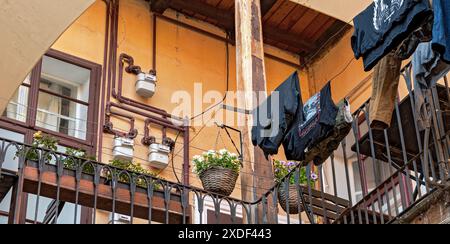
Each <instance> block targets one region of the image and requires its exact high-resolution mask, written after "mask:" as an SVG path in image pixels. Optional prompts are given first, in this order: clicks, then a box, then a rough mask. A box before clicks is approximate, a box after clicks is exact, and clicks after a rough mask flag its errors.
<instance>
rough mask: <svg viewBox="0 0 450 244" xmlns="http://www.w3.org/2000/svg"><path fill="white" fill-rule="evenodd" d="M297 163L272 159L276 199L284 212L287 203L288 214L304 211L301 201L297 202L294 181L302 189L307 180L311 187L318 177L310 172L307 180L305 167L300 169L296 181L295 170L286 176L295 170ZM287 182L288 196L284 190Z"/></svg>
mask: <svg viewBox="0 0 450 244" xmlns="http://www.w3.org/2000/svg"><path fill="white" fill-rule="evenodd" d="M297 165H298V163H297V162H286V161H279V160H274V173H275V183H276V184H277V185H278V201H279V203H280V206H281V208H282V209H283V210H284V211H285V212H287V203H289V214H298V213H300V212H303V211H304V209H303V207H302V204H301V202H299V199H300V197H299V194H298V187H297V185H296V182H298V184H299V186H300V187H302V189H304V188H307V186H308V182H309V184H310V186H311V188H313V187H314V185H315V182H316V181H317V180H318V178H319V177H318V176H317V174H316V173H314V172H311V173H310V176H309V180H308V174H307V171H306V168H305V167H302V168H301V169H300V172H299V176H298V181H296V173H295V172H294V173H292V174H291V175H290V176H289V177H287V176H288V175H289V174H290V173H291V172H293V171H295V169H296V167H297ZM287 182H289V187H288V191H289V196H288V192H287V191H286V183H287ZM299 203H300V204H299ZM299 206H300V208H299Z"/></svg>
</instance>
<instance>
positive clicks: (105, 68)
mask: <svg viewBox="0 0 450 244" xmlns="http://www.w3.org/2000/svg"><path fill="white" fill-rule="evenodd" d="M104 2H105V4H106V21H105V23H106V25H105V46H104V52H103V71H102V84H101V86H102V92H101V100H102V101H101V105H100V110H101V111H100V125H101V126H102V127H103V125H104V124H105V99H106V97H105V96H106V86H109V84H106V76H107V72H108V50H109V46H108V41H109V35H110V29H109V24H110V16H109V15H110V13H111V1H110V0H104ZM102 127H99V142H98V149H97V150H98V156H97V158H98V161H99V162H102V156H103V155H102V148H103V128H102Z"/></svg>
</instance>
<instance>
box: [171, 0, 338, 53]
mask: <svg viewBox="0 0 450 244" xmlns="http://www.w3.org/2000/svg"><path fill="white" fill-rule="evenodd" d="M264 1H266V0H264ZM268 1H270V0H268ZM199 2H201V3H202V4H208V5H210V6H213V7H215V8H217V9H220V10H223V11H228V12H229V14H230V15H232V14H234V0H199ZM268 6H271V8H270V9H268V10H266V11H267V12H266V14H265V15H264V16H262V21H263V25H264V26H265V27H268V28H269V29H272V30H273V29H277V30H279V31H281V34H282V35H281V36H280V35H278V36H271V35H269V34H267V35H265V36H264V39H265V42H266V43H267V44H270V45H274V46H276V47H278V48H281V49H284V50H287V51H290V52H294V53H298V54H303V55H308V54H311V53H313V52H314V51H316V48H317V47H316V46H321V45H322V44H323V43H325V42H327V40H328V39H327V37H328V38H329V37H330V36H333V35H334V34H335V32H336V31H340V30H341V29H342V27H344V26H346V24H345V23H343V22H341V21H339V20H336V19H334V18H332V17H329V16H327V15H325V14H322V13H319V12H317V11H315V10H312V9H309V8H307V7H305V6H303V5H299V4H296V3H294V2H292V1H289V0H277V1H276V2H275V3H273V2H271V3H269V4H268ZM177 10H178V11H180V12H182V13H184V14H186V15H188V16H191V17H194V18H197V19H200V20H202V21H205V22H208V23H211V24H213V25H217V26H219V27H221V23H222V25H223V21H221V20H220V19H217V18H216V19H214V18H211V16H210V17H209V18H208V17H206V16H203V15H200V14H198V13H192V12H190V11H188V10H186V9H177ZM222 27H223V26H222ZM271 33H273V31H271ZM279 34H280V33H279ZM284 34H290V36H291V37H293V39H296V41H299V40H300V41H301V42H306V43H311V44H314V45H312V46H314V48H311V49H307V50H305V47H304V46H303V47H299V46H296V45H292V44H294V43H295V42H290V41H288V40H286V36H284ZM318 42H319V43H318ZM322 42H323V43H322Z"/></svg>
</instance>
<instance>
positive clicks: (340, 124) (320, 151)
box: [305, 99, 353, 166]
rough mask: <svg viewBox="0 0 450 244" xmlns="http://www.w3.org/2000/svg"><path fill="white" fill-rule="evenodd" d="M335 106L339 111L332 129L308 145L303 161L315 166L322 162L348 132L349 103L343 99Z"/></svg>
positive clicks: (349, 128)
mask: <svg viewBox="0 0 450 244" xmlns="http://www.w3.org/2000/svg"><path fill="white" fill-rule="evenodd" d="M337 107H338V108H339V112H338V115H337V117H336V125H335V126H334V128H333V131H332V132H331V133H330V134H329V135H328V136H327V137H326V138H325V139H323V140H322V141H320V142H317V143H316V144H313V145H311V146H310V147H308V149H307V152H306V156H305V162H311V161H313V162H314V164H315V165H316V166H319V165H321V164H323V163H324V162H325V161H326V160H327V159H328V158H329V157H330V156H331V154H332V153H333V152H334V151H336V150H337V149H338V148H339V145H340V143H341V142H342V140H344V138H345V137H346V136H347V135H348V134H349V133H350V131H351V129H352V122H353V117H352V114H351V110H350V103H349V102H348V101H347V100H346V99H344V100H342V101H340V102H339V103H338V105H337Z"/></svg>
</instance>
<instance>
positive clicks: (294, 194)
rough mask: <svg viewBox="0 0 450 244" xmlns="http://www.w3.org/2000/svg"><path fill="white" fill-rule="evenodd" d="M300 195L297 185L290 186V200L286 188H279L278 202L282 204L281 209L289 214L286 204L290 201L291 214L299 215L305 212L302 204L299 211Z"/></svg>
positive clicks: (282, 186)
mask: <svg viewBox="0 0 450 244" xmlns="http://www.w3.org/2000/svg"><path fill="white" fill-rule="evenodd" d="M299 200H300V198H299V195H298V190H297V186H296V185H289V199H287V194H286V187H285V186H284V184H282V185H281V186H280V187H278V201H279V203H280V206H281V208H282V209H283V210H284V211H285V212H286V213H287V208H286V204H287V202H288V201H289V214H298V213H300V212H303V211H304V210H303V206H302V204H301V202H300V209H299V206H298V205H299Z"/></svg>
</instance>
